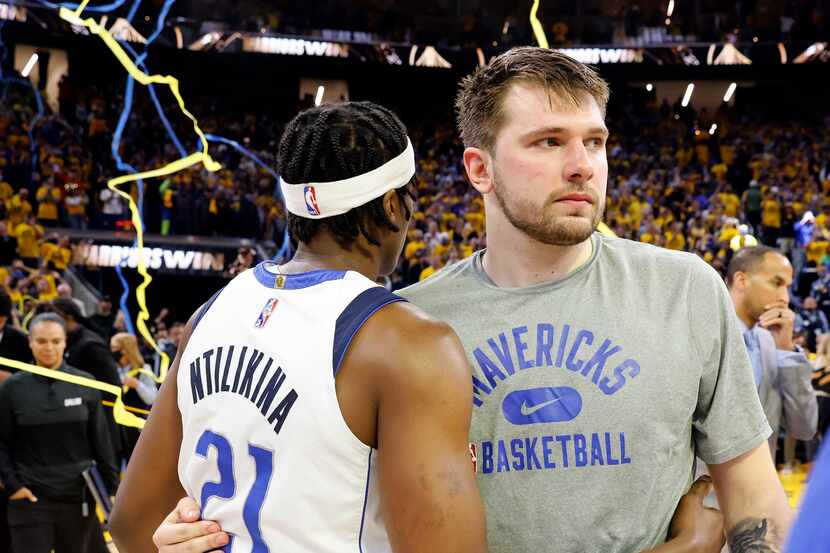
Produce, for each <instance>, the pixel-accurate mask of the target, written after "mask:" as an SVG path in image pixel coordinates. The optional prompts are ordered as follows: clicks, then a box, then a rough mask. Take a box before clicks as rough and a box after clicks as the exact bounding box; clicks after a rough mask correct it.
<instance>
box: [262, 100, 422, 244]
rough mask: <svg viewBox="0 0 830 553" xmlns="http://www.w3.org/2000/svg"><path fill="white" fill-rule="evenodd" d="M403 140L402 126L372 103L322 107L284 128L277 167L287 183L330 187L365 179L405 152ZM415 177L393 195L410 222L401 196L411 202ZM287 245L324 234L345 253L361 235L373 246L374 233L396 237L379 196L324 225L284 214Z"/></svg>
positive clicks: (387, 112) (318, 221)
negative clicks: (385, 231) (288, 237)
mask: <svg viewBox="0 0 830 553" xmlns="http://www.w3.org/2000/svg"><path fill="white" fill-rule="evenodd" d="M406 144H407V134H406V127H404V125H403V123H401V120H400V119H398V117H397V116H396V115H395V114H394V113H392V112H391V111H389V110H388V109H386V108H384V107H382V106H379V105H377V104H374V103H372V102H346V103H341V104H327V105H323V106H319V107H314V108H311V109H307V110H305V111H303V112H300V113H299V114H298V115H297V116H296V117H295V118H294V119H292V120H291V122H290V123H288V125H287V126H286V128H285V132H284V133H283V135H282V139H281V140H280V147H279V156H278V164H279V169H280V173H281V175H282V177H283V178H284V179H285V180H286V181H288V182H292V183H307V182H315V181H316V182H329V181H336V180H343V179H348V178H351V177H354V176H356V175H360V174H363V173H367V172H369V171H371V170H373V169H376V168H378V167H380V166H381V165H383V164H384V163H386V162H387V161H389V160H391V159H392V158H394V157H396V156H398V155H399V154H400V153H401V152H403V151H404V150H405V149H406ZM414 191H415V177H413V178H412V180H410V182H409V183H408V184H407V185H406V186H402V187H400V188H398V189H397V190H396V192H397V194H398V199H399V200H400V202H401V205H402V206H403V209H404V210H405V215H406V219H407V220H408V219H409V216H410V212H409V207H408V206H407V204H406V201H405V199H406V196H410V197H411V198H413V199H414V198H415V192H414ZM287 219H288V232H289V234H290V235H291V238H292V240H294V241H296V242H303V243H309V242H310V241H311V240H312V239H313V238H314V237H315V236H316V235H317V233H318V232H320V230H321V229H323V228H327V229H328V231H329V232H330V233H331V234H332V235H333V237H334V238H335V240H336V241H337V242H338V244H340V245H341V246H342V247H344V248H350V247H351V245H352V244H353V243H354V242H355V240H357V239H358V238H359V237H360V235H361V234H362V235H363V236H364V237H365V238H366V240H367V241H368V242H369V243H370V244H373V245H375V246H379V245H380V240H379V239H378V237H377V236H376V235H375V234H374V233H373V227H374V228H377V229H384V228H385V229H388V230H390V231H392V232H398V231H399V230H400V229H399V228H398V226H397V225H395V224H394V223H393V222H392V221H391V220H390V219H389V216H388V215H387V214H386V210H385V209H384V208H383V196H381V197H379V198H375V199H374V200H372V201H370V202H367V203H365V204H363V205H361V206H359V207H355V208H353V209H350V210H349V211H347V212H346V213H343V214H341V215H336V216H334V217H326V218H323V219H306V218H304V217H298V216H296V215H294V214H292V213H287Z"/></svg>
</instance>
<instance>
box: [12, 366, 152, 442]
mask: <svg viewBox="0 0 830 553" xmlns="http://www.w3.org/2000/svg"><path fill="white" fill-rule="evenodd" d="M0 365H3V366H6V367H11V368H13V369H17V370H19V371H26V372H30V373H34V374H37V375H40V376H45V377H47V378H54V379H55V380H63V381H64V382H69V383H70V384H77V385H79V386H85V387H87V388H94V389H96V390H101V391H102V392H107V393H110V394H112V395H114V396H115V403H114V404H113V408H112V412H113V415H114V416H115V422H117V423H118V424H123V425H124V426H132V427H135V428H143V427H144V419H142V418H141V417H137V416H135V415H133V414H132V413H130V412H128V411H127V409H126V408H125V406H124V401H123V400H122V399H121V388H120V387H119V386H116V385H115V384H107V383H106V382H99V381H97V380H95V379H93V378H85V377H83V376H77V375H74V374H67V373H65V372H61V371H56V370H54V369H44V368H43V367H38V366H37V365H31V364H29V363H22V362H20V361H15V360H14V359H8V358H6V357H0Z"/></svg>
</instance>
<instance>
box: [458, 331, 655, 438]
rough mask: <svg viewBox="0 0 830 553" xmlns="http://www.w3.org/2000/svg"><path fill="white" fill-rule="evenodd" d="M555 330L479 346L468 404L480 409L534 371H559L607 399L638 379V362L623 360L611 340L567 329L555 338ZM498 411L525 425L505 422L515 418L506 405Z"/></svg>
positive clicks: (504, 335)
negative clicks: (520, 376) (509, 383)
mask: <svg viewBox="0 0 830 553" xmlns="http://www.w3.org/2000/svg"><path fill="white" fill-rule="evenodd" d="M556 330H557V329H556V327H555V326H554V325H552V324H550V323H539V324H537V325H536V327H535V329H534V328H533V327H528V326H527V325H525V326H519V327H516V328H513V329H511V330H509V331H506V332H501V333H499V334H497V335H496V336H494V337H492V338H487V339H486V340H484V343H483V344H482V345H480V346H477V347H474V348H473V350H472V358H473V362H474V364H475V365H476V366H477V367H478V374H476V375H474V376H473V404H474V405H475V406H476V407H480V406H482V405H483V404H484V402H485V401H486V399H487V396H489V395H491V394H492V393H493V390H495V389H496V388H498V386H499V385H500V384H501V383H502V382H505V381H507V380H508V379H510V378H512V377H513V376H515V375H516V374H518V373H520V372H522V371H525V370H529V369H534V368H535V369H550V368H557V369H564V373H563V374H567V375H572V376H581V377H582V378H584V379H585V380H587V381H588V382H590V383H591V384H593V385H594V386H595V387H596V388H597V390H599V391H600V392H601V393H602V394H604V395H607V396H612V395H614V394H616V393H617V392H619V391H620V390H622V389H623V388H624V387H625V386H626V384H628V383H629V382H631V381H632V380H634V379H635V378H636V377H637V375H639V374H640V364H639V362H637V360H635V359H632V358H630V357H629V358H626V357H625V354H624V353H623V347H622V346H621V345H619V344H615V343H614V342H613V340H610V339H604V338H601V337H598V336H597V335H596V334H595V333H594V332H593V331H591V330H588V329H579V328H573V327H572V326H571V325H569V324H564V325H562V326H561V327H560V328H559V333H558V336H557V333H556ZM534 338H535V344H534V343H533V340H534ZM574 405H575V404H574ZM579 405H580V406H581V401H580V403H579ZM503 409H504V410H505V411H504V414H505V417H507V420H509V421H510V422H513V424H529V423H528V422H527V419H526V417H523V416H515V417H512V418H511V415H513V414H515V413H516V412H515V410H512V409H513V407H512V406H508V405H507V400H506V399H505V403H504V405H503ZM577 411H578V410H577ZM508 413H510V415H508ZM577 414H578V413H577ZM519 415H521V413H520V412H519ZM574 416H575V415H574ZM572 418H573V417H571V418H570V419H569V418H563V419H561V420H571V419H572ZM516 421H522V422H516ZM536 422H557V421H556V420H553V419H552V420H545V421H542V420H539V421H536Z"/></svg>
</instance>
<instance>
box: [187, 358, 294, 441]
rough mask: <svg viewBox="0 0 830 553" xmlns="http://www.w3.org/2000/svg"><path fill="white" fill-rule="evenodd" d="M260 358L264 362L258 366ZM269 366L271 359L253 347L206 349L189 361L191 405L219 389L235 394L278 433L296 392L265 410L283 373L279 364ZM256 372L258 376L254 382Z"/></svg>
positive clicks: (272, 361) (277, 391) (280, 386)
mask: <svg viewBox="0 0 830 553" xmlns="http://www.w3.org/2000/svg"><path fill="white" fill-rule="evenodd" d="M249 350H250V351H249ZM263 359H267V361H266V362H265V366H264V367H262V368H261V369H260V365H261V364H262V361H263ZM273 365H274V359H273V358H271V357H267V358H266V357H265V354H264V353H263V352H261V351H259V350H258V349H256V348H249V347H248V346H235V345H230V346H219V347H217V348H213V349H209V350H207V351H205V352H204V353H202V354H201V355H199V356H197V357H196V358H195V359H193V361H191V362H190V392H191V396H192V398H193V404H194V405H195V404H196V403H198V402H199V401H201V400H203V399H204V398H205V397H208V396H211V395H213V394H217V393H220V392H231V393H234V394H238V395H240V396H243V397H245V398H246V399H247V400H248V401H250V402H251V403H252V404H254V406H256V408H257V409H259V411H260V412H261V413H262V416H264V417H266V418H267V420H268V423H269V424H273V425H274V432H275V433H277V434H279V432H280V429H281V428H282V425H283V423H284V422H285V419H286V417H287V416H288V413H289V412H290V411H291V407H293V406H294V402H296V401H297V397H298V394H297V391H296V390H294V389H293V388H292V389H291V390H290V391H289V392H288V393H287V394H286V395H285V396H284V397H283V398H282V400H281V401H280V402H279V403H278V404H277V406H276V407H274V409H273V410H271V411H270V413H269V410H270V409H271V406H272V405H273V403H274V400H275V399H276V397H277V394H278V393H279V391H280V389H281V388H282V385H283V382H285V376H286V375H285V373H284V372H283V370H282V367H280V366H277V367H276V368H275V369H274V370H272V369H271V367H272V366H273ZM234 367H235V370H234ZM269 373H270V378H269ZM257 374H258V376H259V378H258V379H256V380H257V381H256V385H254V379H255V377H256V376H257ZM231 379H232V382H231Z"/></svg>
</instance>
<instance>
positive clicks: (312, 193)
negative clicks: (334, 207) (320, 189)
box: [305, 186, 320, 215]
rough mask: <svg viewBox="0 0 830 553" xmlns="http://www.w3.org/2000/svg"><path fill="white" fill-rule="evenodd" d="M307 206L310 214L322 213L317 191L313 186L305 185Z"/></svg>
mask: <svg viewBox="0 0 830 553" xmlns="http://www.w3.org/2000/svg"><path fill="white" fill-rule="evenodd" d="M305 206H306V209H308V214H309V215H320V206H318V205H317V191H316V190H314V187H313V186H306V187H305Z"/></svg>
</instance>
